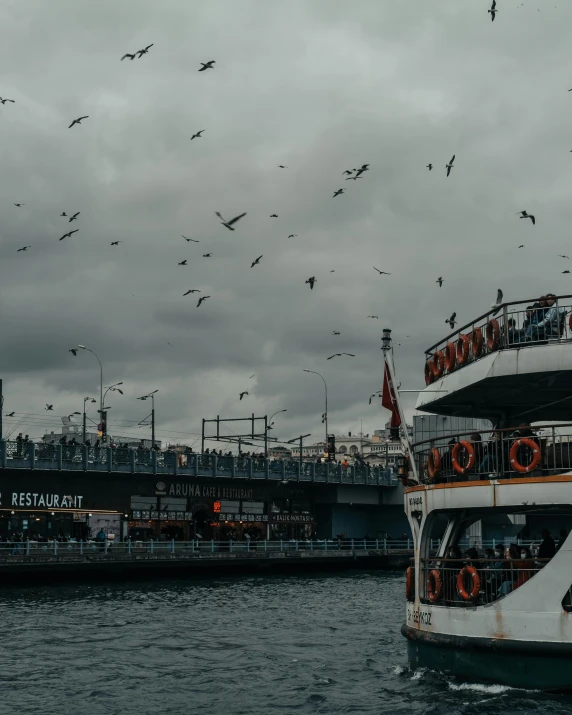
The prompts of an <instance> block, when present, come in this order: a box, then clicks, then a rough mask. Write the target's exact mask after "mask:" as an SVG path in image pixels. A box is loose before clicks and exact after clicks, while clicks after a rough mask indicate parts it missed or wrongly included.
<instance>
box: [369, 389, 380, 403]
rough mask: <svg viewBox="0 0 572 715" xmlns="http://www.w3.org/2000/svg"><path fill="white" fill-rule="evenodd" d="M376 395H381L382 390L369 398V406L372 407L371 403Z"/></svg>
mask: <svg viewBox="0 0 572 715" xmlns="http://www.w3.org/2000/svg"><path fill="white" fill-rule="evenodd" d="M376 395H381V390H378V391H377V392H374V393H373V395H370V397H369V404H370V405H371V401H372V400H373V398H374V397H375V396H376Z"/></svg>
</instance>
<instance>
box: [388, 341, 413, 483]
mask: <svg viewBox="0 0 572 715" xmlns="http://www.w3.org/2000/svg"><path fill="white" fill-rule="evenodd" d="M381 349H382V351H383V358H384V361H385V367H386V370H387V372H388V373H389V380H386V379H385V378H384V381H383V394H382V399H381V404H382V405H383V406H384V407H386V409H390V410H391V411H392V412H394V410H395V407H397V412H398V414H399V419H400V422H401V425H403V427H402V436H401V443H402V444H403V446H404V447H405V449H406V450H407V456H408V458H409V464H410V466H411V471H412V472H413V478H414V479H415V481H416V482H417V483H419V477H418V475H417V465H416V464H415V459H414V458H413V448H412V445H411V441H410V440H409V433H408V432H407V422H406V421H405V415H404V413H403V409H402V407H401V401H400V399H399V390H398V389H397V380H396V379H395V370H394V367H393V349H392V346H391V330H390V329H389V328H384V330H383V335H382V338H381ZM386 384H387V387H388V389H389V395H388V396H386V395H385V390H386ZM384 398H385V404H384Z"/></svg>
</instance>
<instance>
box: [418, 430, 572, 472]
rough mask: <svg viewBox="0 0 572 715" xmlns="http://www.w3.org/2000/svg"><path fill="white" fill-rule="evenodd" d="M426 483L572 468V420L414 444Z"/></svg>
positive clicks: (488, 431) (464, 433) (473, 433)
mask: <svg viewBox="0 0 572 715" xmlns="http://www.w3.org/2000/svg"><path fill="white" fill-rule="evenodd" d="M413 458H414V459H415V461H416V464H417V471H418V474H419V475H420V479H421V481H422V482H423V483H425V484H431V483H446V482H459V481H461V482H464V481H471V480H479V479H481V478H482V479H511V478H515V477H524V476H527V475H528V476H536V477H538V476H552V475H555V474H563V473H566V472H570V471H572V423H564V424H556V425H535V426H534V427H533V428H531V427H529V426H527V425H520V426H519V427H510V428H507V429H500V430H487V431H480V432H478V431H476V430H473V431H472V432H460V433H456V434H451V435H444V436H441V437H436V438H433V439H428V440H423V441H422V442H417V443H415V444H414V445H413Z"/></svg>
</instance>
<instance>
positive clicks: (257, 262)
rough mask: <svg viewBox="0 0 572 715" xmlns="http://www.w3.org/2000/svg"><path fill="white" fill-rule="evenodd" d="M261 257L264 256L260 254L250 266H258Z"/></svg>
mask: <svg viewBox="0 0 572 715" xmlns="http://www.w3.org/2000/svg"><path fill="white" fill-rule="evenodd" d="M263 255H264V254H263ZM261 258H262V256H258V258H257V259H256V260H255V261H252V265H251V266H250V267H251V268H254V266H257V265H258V264H259V263H260V259H261Z"/></svg>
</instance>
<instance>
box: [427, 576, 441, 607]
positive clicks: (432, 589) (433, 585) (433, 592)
mask: <svg viewBox="0 0 572 715" xmlns="http://www.w3.org/2000/svg"><path fill="white" fill-rule="evenodd" d="M442 593H443V581H442V580H441V572H440V571H439V570H438V569H432V570H431V571H429V576H428V577H427V597H428V598H429V600H430V601H431V603H435V602H436V601H438V600H439V599H440V598H441V594H442Z"/></svg>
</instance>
